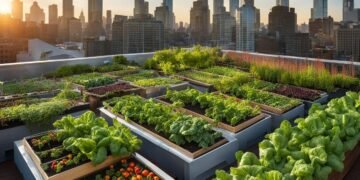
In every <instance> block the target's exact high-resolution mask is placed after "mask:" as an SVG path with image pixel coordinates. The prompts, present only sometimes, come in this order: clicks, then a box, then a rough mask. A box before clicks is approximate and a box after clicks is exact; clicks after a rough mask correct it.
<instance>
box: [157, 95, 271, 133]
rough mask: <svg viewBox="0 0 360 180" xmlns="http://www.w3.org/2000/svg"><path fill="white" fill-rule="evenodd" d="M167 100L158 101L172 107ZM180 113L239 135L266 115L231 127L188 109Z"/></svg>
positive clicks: (183, 109)
mask: <svg viewBox="0 0 360 180" xmlns="http://www.w3.org/2000/svg"><path fill="white" fill-rule="evenodd" d="M164 99H165V96H161V97H158V98H157V100H158V101H159V102H160V103H163V104H166V105H169V106H170V105H171V104H169V103H167V102H165V101H164ZM177 110H178V111H180V112H183V113H185V114H190V115H193V116H196V117H200V118H202V119H204V120H206V121H207V122H209V123H211V124H215V125H216V126H217V127H218V128H221V129H225V130H227V131H229V132H232V133H237V132H239V131H241V130H243V129H245V128H247V127H249V126H251V125H253V124H255V123H256V122H258V121H260V120H262V119H264V118H265V114H263V113H261V114H259V115H257V116H256V117H253V118H251V119H247V120H244V121H243V122H242V123H240V124H238V125H237V126H231V125H229V124H226V123H223V122H218V123H216V121H215V120H214V119H212V118H210V117H207V116H205V115H202V114H198V113H196V112H194V111H191V110H189V109H186V108H177Z"/></svg>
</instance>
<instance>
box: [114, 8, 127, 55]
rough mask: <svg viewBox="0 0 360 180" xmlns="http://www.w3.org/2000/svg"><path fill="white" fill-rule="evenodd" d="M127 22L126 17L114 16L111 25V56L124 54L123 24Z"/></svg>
mask: <svg viewBox="0 0 360 180" xmlns="http://www.w3.org/2000/svg"><path fill="white" fill-rule="evenodd" d="M127 20H128V17H127V16H121V15H115V18H114V22H113V24H112V41H111V53H112V54H123V53H124V24H125V23H126V21H127Z"/></svg>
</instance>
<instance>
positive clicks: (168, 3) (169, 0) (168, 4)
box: [163, 0, 176, 30]
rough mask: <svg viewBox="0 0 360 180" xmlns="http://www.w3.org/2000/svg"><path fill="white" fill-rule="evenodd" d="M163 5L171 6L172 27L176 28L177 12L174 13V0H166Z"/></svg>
mask: <svg viewBox="0 0 360 180" xmlns="http://www.w3.org/2000/svg"><path fill="white" fill-rule="evenodd" d="M163 6H166V7H168V8H169V16H170V22H169V24H170V29H172V30H173V29H175V23H176V22H175V14H174V6H173V0H164V1H163Z"/></svg>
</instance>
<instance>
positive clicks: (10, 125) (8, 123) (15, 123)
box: [0, 120, 25, 131]
mask: <svg viewBox="0 0 360 180" xmlns="http://www.w3.org/2000/svg"><path fill="white" fill-rule="evenodd" d="M22 125H25V123H24V122H23V121H20V120H11V121H6V122H5V123H4V124H0V131H1V130H6V129H10V128H14V127H18V126H22Z"/></svg>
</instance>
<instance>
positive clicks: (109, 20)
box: [105, 10, 112, 39]
mask: <svg viewBox="0 0 360 180" xmlns="http://www.w3.org/2000/svg"><path fill="white" fill-rule="evenodd" d="M111 25H112V15H111V10H107V11H106V25H105V31H106V37H107V39H111Z"/></svg>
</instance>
